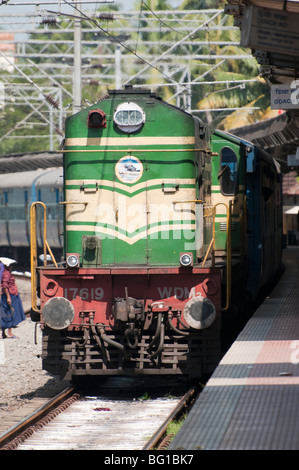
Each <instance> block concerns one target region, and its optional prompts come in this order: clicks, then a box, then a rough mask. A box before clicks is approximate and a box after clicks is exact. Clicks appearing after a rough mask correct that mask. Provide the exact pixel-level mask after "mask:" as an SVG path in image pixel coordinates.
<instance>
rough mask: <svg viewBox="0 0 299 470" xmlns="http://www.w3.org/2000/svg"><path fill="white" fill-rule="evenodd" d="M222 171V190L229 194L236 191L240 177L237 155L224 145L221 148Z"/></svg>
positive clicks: (219, 177)
mask: <svg viewBox="0 0 299 470" xmlns="http://www.w3.org/2000/svg"><path fill="white" fill-rule="evenodd" d="M220 165H221V168H220V173H219V175H218V179H220V181H221V192H222V194H224V195H226V196H228V195H233V194H235V193H236V190H237V178H238V171H237V170H238V162H237V155H236V154H235V152H234V151H233V150H232V149H231V148H229V147H224V148H223V149H222V150H221V160H220Z"/></svg>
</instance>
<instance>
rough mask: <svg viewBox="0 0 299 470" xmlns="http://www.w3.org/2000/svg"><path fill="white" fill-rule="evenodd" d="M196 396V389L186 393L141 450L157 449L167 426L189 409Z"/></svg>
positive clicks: (193, 388)
mask: <svg viewBox="0 0 299 470" xmlns="http://www.w3.org/2000/svg"><path fill="white" fill-rule="evenodd" d="M197 394H198V388H197V387H192V388H190V390H189V391H188V392H187V393H185V395H184V396H183V397H182V398H181V400H180V401H179V403H178V405H177V406H176V407H175V409H174V410H173V411H172V413H171V414H170V415H169V416H168V418H167V419H166V420H165V421H164V423H163V424H162V425H161V426H160V428H159V429H158V430H157V431H156V432H155V434H154V435H153V436H152V437H151V438H150V439H149V441H148V442H147V443H146V445H145V446H144V448H143V449H142V450H154V449H155V448H157V447H158V445H159V444H160V443H161V442H162V440H163V438H164V437H165V434H166V431H167V427H168V425H169V424H170V423H171V422H172V421H174V420H175V419H177V418H178V417H179V416H180V415H181V414H182V413H183V411H184V409H185V410H186V409H188V408H190V407H191V404H192V402H193V401H194V399H195V397H196V396H197Z"/></svg>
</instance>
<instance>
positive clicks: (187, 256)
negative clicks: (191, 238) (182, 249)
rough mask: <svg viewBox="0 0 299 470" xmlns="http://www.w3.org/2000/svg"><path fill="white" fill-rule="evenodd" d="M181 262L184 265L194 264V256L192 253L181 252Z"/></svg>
mask: <svg viewBox="0 0 299 470" xmlns="http://www.w3.org/2000/svg"><path fill="white" fill-rule="evenodd" d="M180 263H181V265H182V266H192V264H193V256H192V253H181V254H180Z"/></svg>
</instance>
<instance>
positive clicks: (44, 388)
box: [0, 317, 61, 421]
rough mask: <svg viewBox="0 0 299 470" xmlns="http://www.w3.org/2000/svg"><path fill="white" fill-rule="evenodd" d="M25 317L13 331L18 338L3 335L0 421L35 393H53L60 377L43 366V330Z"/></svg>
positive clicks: (0, 358) (0, 360)
mask: <svg viewBox="0 0 299 470" xmlns="http://www.w3.org/2000/svg"><path fill="white" fill-rule="evenodd" d="M35 325H36V324H35V323H34V322H32V321H31V320H30V318H28V317H26V320H25V321H23V322H22V323H20V324H19V325H18V326H17V328H15V329H14V330H13V333H14V334H15V335H16V336H17V339H9V338H6V339H0V421H2V419H5V416H6V415H7V414H8V413H10V412H11V411H14V410H16V409H19V408H20V407H21V406H24V405H26V404H27V403H28V402H29V401H30V400H32V399H33V398H35V397H47V396H49V397H50V396H52V393H53V391H55V389H56V388H57V386H59V385H61V382H60V380H59V378H58V377H57V378H56V377H54V378H53V377H52V376H51V375H50V374H48V373H47V372H45V371H43V370H42V360H41V358H40V357H39V356H40V355H41V348H42V342H41V330H40V327H39V325H38V326H37V330H36V333H37V334H36V337H37V344H35Z"/></svg>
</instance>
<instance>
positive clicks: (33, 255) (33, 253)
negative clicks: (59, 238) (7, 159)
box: [30, 201, 57, 314]
mask: <svg viewBox="0 0 299 470" xmlns="http://www.w3.org/2000/svg"><path fill="white" fill-rule="evenodd" d="M37 206H41V207H42V208H43V215H44V217H43V219H44V224H43V254H44V261H43V262H44V266H47V252H48V253H49V254H50V256H51V259H52V261H53V264H54V266H55V267H56V268H57V262H56V260H55V257H54V255H53V252H52V250H51V248H50V246H49V243H48V241H47V207H46V205H45V204H44V203H43V202H41V201H36V202H34V203H32V204H31V206H30V265H31V307H32V310H33V311H34V312H36V313H39V314H40V313H41V310H39V309H38V307H37V281H36V268H37V230H36V207H37Z"/></svg>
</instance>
